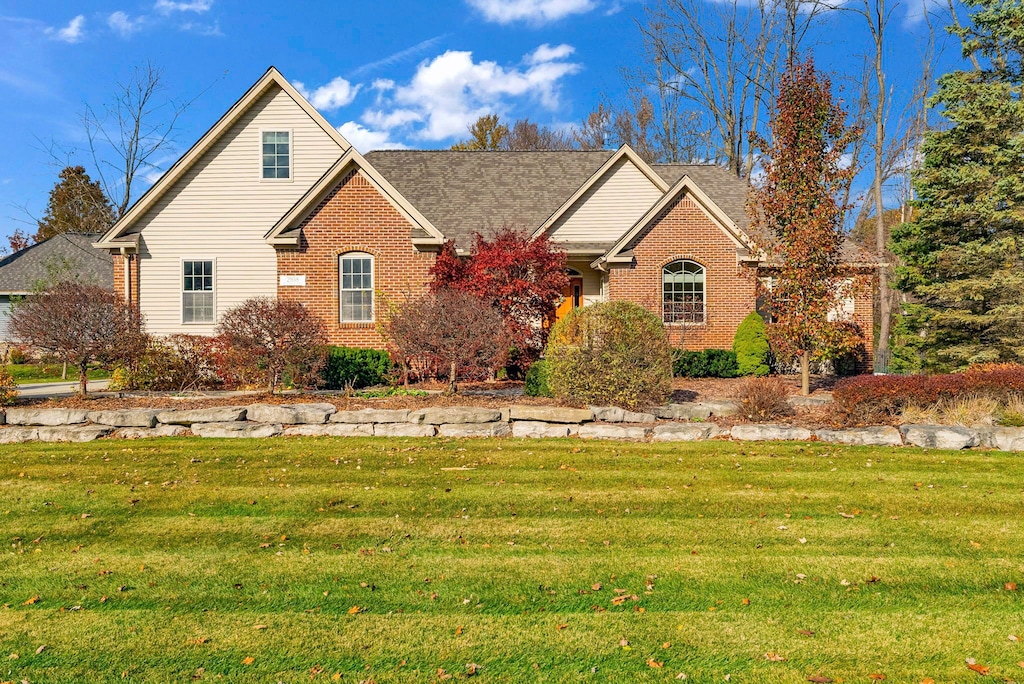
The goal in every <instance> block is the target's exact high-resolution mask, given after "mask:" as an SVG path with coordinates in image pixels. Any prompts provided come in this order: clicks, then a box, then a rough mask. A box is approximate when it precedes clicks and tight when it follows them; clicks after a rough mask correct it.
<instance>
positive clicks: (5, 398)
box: [0, 364, 18, 406]
mask: <svg viewBox="0 0 1024 684" xmlns="http://www.w3.org/2000/svg"><path fill="white" fill-rule="evenodd" d="M17 397H18V384H17V383H16V382H14V378H13V377H12V376H11V371H10V370H9V369H8V368H7V365H6V364H0V406H10V405H11V404H13V403H14V400H15V399H16V398H17Z"/></svg>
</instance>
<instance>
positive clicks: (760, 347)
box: [732, 311, 771, 377]
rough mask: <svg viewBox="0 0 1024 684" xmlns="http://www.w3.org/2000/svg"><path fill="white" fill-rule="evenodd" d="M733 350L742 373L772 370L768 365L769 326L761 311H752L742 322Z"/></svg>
mask: <svg viewBox="0 0 1024 684" xmlns="http://www.w3.org/2000/svg"><path fill="white" fill-rule="evenodd" d="M732 350H733V352H734V353H735V354H736V363H737V364H738V370H739V374H740V375H755V376H758V377H763V376H765V375H768V373H769V372H770V370H771V369H770V368H769V367H768V353H769V347H768V328H767V327H766V326H765V324H764V319H763V318H761V315H760V314H759V313H757V312H756V311H752V312H751V313H750V315H748V316H747V317H746V318H744V319H743V322H742V323H740V327H738V328H737V329H736V336H735V337H734V338H733V340H732Z"/></svg>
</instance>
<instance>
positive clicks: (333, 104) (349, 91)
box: [293, 76, 362, 112]
mask: <svg viewBox="0 0 1024 684" xmlns="http://www.w3.org/2000/svg"><path fill="white" fill-rule="evenodd" d="M293 85H294V86H295V89H296V90H298V91H299V92H300V93H301V94H302V96H303V97H304V98H306V99H307V100H309V103H310V104H311V105H313V106H314V107H316V108H317V109H319V110H320V111H322V112H334V111H337V110H339V109H341V108H342V107H347V106H348V105H350V104H352V100H354V99H356V95H358V94H359V90H360V89H361V88H362V85H355V86H353V85H352V84H351V83H349V82H348V81H346V80H345V79H343V78H342V77H340V76H338V77H337V78H335V79H334V80H333V81H331V82H330V83H328V84H326V85H322V86H320V87H319V88H317V89H316V90H313V91H309V90H307V89H306V86H305V85H304V84H303V83H302V82H301V81H295V82H294V84H293Z"/></svg>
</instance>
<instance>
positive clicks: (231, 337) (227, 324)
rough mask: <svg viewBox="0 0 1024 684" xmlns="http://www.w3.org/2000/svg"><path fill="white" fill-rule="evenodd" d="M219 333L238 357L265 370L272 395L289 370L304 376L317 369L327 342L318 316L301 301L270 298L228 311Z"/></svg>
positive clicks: (262, 298)
mask: <svg viewBox="0 0 1024 684" xmlns="http://www.w3.org/2000/svg"><path fill="white" fill-rule="evenodd" d="M217 333H218V334H219V335H220V336H221V337H222V338H223V340H224V342H225V344H227V346H228V347H229V348H230V349H231V351H232V352H233V353H234V354H235V355H236V356H237V357H238V358H240V359H245V360H246V362H247V363H252V364H254V365H255V366H256V367H257V368H259V369H260V370H261V371H262V372H263V375H264V379H265V381H266V384H267V391H268V392H269V393H270V394H273V393H274V388H275V387H277V385H278V383H279V382H280V381H281V378H282V377H283V375H284V372H285V370H286V369H289V368H291V369H293V370H295V371H296V372H298V373H301V374H303V375H310V374H312V373H314V372H316V371H317V370H318V368H319V365H320V364H321V363H323V359H324V347H325V345H326V344H327V342H326V335H325V333H324V325H323V322H322V321H321V320H320V319H319V318H318V317H317V316H316V315H314V314H312V313H310V312H309V311H308V310H307V309H306V307H304V306H303V305H302V304H299V303H298V302H291V301H287V300H280V299H272V298H270V297H253V298H252V299H247V300H246V301H244V302H242V303H241V304H239V305H238V306H236V307H235V308H233V309H231V310H229V311H228V312H227V313H225V314H224V316H223V318H221V321H220V324H219V325H218V326H217Z"/></svg>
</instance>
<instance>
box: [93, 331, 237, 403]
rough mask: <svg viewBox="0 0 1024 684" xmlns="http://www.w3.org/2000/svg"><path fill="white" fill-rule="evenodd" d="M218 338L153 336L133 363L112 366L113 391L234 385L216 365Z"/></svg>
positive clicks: (183, 389)
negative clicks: (113, 367) (154, 337)
mask: <svg viewBox="0 0 1024 684" xmlns="http://www.w3.org/2000/svg"><path fill="white" fill-rule="evenodd" d="M216 345H217V340H216V339H215V338H211V337H206V336H203V335H169V336H167V337H164V338H160V339H153V340H151V341H150V343H149V345H148V346H147V347H146V351H145V352H143V353H142V355H141V356H139V357H138V358H137V359H135V360H134V361H133V362H132V363H130V364H127V365H124V366H119V367H117V368H115V369H114V373H113V375H112V377H111V380H110V389H113V390H126V389H136V390H147V391H155V392H189V391H197V390H203V389H211V388H214V387H220V386H222V385H227V386H234V383H229V382H228V380H229V378H228V377H223V376H222V372H221V370H220V369H219V368H218V364H217V359H216V354H215V348H216Z"/></svg>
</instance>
